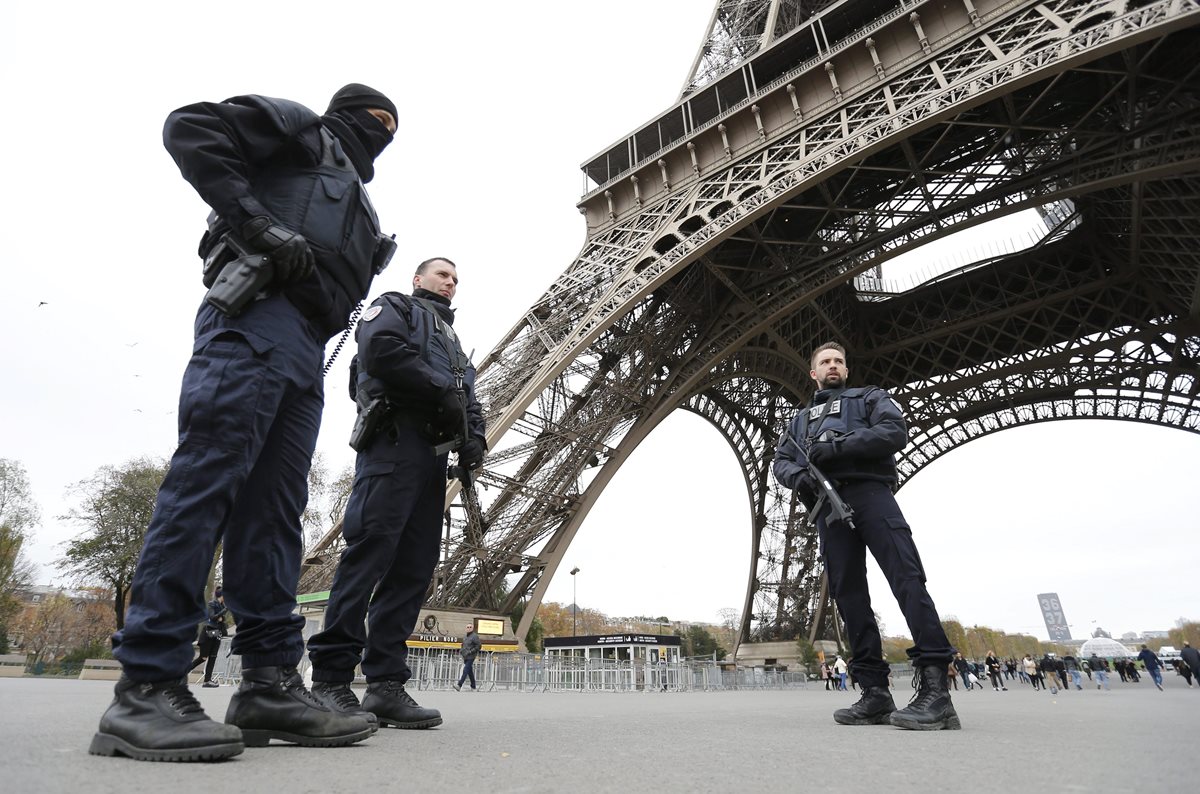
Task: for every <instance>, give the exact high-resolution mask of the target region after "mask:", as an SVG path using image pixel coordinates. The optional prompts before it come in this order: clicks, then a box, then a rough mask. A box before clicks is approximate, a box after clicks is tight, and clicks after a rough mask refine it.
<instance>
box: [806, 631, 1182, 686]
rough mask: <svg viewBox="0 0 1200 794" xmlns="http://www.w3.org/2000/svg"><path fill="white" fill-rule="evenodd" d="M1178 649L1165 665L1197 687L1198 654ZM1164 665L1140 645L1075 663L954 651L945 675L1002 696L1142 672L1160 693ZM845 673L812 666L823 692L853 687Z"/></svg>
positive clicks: (1133, 678)
mask: <svg viewBox="0 0 1200 794" xmlns="http://www.w3.org/2000/svg"><path fill="white" fill-rule="evenodd" d="M1183 646H1184V650H1183V654H1182V657H1181V658H1179V659H1174V660H1172V661H1171V662H1170V666H1171V669H1173V670H1174V671H1175V674H1176V675H1178V676H1179V677H1180V678H1182V679H1184V681H1185V682H1186V683H1187V685H1188V687H1189V688H1191V687H1192V686H1193V685H1192V678H1193V677H1195V678H1196V679H1197V683H1200V653H1198V652H1197V651H1196V649H1194V648H1192V646H1191V644H1190V643H1187V642H1185V643H1184V644H1183ZM1189 661H1190V662H1191V664H1189ZM1138 662H1141V663H1142V669H1141V670H1139V669H1138ZM1165 667H1166V664H1165V663H1164V662H1163V661H1162V660H1161V659H1160V658H1159V657H1158V655H1157V654H1155V653H1154V651H1152V650H1150V649H1149V648H1148V647H1147V646H1145V645H1143V646H1142V648H1141V651H1140V652H1139V653H1138V655H1137V657H1133V658H1129V657H1125V658H1121V657H1116V658H1113V659H1112V660H1111V661H1110V660H1109V659H1106V658H1103V657H1101V656H1098V655H1096V654H1092V655H1091V656H1089V657H1088V658H1086V659H1080V658H1077V657H1075V656H1071V655H1067V656H1058V655H1057V654H1054V653H1045V654H1043V655H1042V656H1041V657H1040V658H1034V656H1033V655H1032V654H1028V653H1027V654H1025V656H1024V657H1023V658H1021V659H1017V658H1016V657H1015V656H1010V657H1009V658H1007V659H1001V658H1000V657H998V656H996V654H995V652H994V651H988V652H987V656H986V658H985V659H984V661H982V662H979V661H975V660H972V659H966V658H964V657H963V655H962V654H961V653H956V654H955V655H954V659H953V660H952V661H951V662H950V664H949V665H948V666H947V669H946V673H947V680H948V681H949V683H950V686H951V687H952V688H953V689H955V690H957V689H958V683H959V681H960V680H961V681H962V686H963V689H966V690H975V689H983V687H984V683H983V682H985V681H987V682H988V683H989V684H990V685H991V687H992V689H993V690H995V691H997V692H1007V691H1008V686H1007V683H1008V682H1009V681H1017V682H1019V683H1022V684H1028V685H1030V686H1032V687H1033V689H1034V691H1038V690H1047V689H1048V690H1051V691H1053V692H1057V691H1058V690H1060V689H1064V690H1065V689H1070V688H1071V687H1074V688H1075V689H1077V690H1082V689H1083V686H1084V684H1083V679H1084V677H1085V676H1086V677H1087V680H1088V683H1089V685H1090V684H1095V685H1096V689H1104V690H1108V689H1109V684H1108V681H1109V679H1108V676H1109V674H1110V673H1116V674H1117V676H1119V677H1120V679H1121V681H1123V682H1125V683H1131V684H1136V683H1139V682H1141V680H1142V672H1145V673H1146V674H1147V675H1148V676H1149V677H1150V679H1151V680H1152V681H1153V682H1154V685H1155V686H1156V687H1158V688H1159V689H1160V690H1161V689H1162V688H1163V687H1162V683H1163V680H1162V670H1163V669H1164V668H1165ZM847 670H848V664H847V662H846V661H845V660H844V659H842V657H841V656H835V657H834V659H833V661H825V662H822V663H821V664H820V665H819V666H818V668H817V676H818V677H819V678H820V679H821V680H822V681H823V682H824V683H825V689H826V690H827V691H831V692H842V691H846V690H848V689H853V688H855V687H856V682H855V681H854V677H853V676H849V675H848V674H847Z"/></svg>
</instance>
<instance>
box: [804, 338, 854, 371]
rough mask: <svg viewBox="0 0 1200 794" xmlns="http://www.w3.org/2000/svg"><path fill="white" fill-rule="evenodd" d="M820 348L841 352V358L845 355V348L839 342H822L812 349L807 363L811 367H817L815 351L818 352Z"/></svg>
mask: <svg viewBox="0 0 1200 794" xmlns="http://www.w3.org/2000/svg"><path fill="white" fill-rule="evenodd" d="M822 350H836V351H837V352H839V353H841V354H842V358H845V357H846V348H844V347H842V345H841V343H840V342H834V341H829V342H822V343H821V344H819V345H817V346H816V347H815V348H814V349H813V352H812V355H811V356H809V361H808V365H809V366H810V367H812V368H813V369H816V368H817V353H820V352H821V351H822Z"/></svg>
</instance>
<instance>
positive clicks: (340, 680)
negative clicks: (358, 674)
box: [312, 667, 354, 684]
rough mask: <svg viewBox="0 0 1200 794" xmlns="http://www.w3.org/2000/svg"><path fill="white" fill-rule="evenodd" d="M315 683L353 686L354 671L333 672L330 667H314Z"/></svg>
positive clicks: (313, 678) (313, 677) (313, 676)
mask: <svg viewBox="0 0 1200 794" xmlns="http://www.w3.org/2000/svg"><path fill="white" fill-rule="evenodd" d="M312 680H313V683H314V684H315V683H318V682H319V683H322V684H353V683H354V671H353V670H331V669H330V668H328V667H314V668H313V670H312Z"/></svg>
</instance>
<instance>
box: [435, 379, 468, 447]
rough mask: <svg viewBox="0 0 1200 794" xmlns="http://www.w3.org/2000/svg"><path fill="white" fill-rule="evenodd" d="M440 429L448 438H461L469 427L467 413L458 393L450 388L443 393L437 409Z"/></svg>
mask: <svg viewBox="0 0 1200 794" xmlns="http://www.w3.org/2000/svg"><path fill="white" fill-rule="evenodd" d="M436 425H437V427H438V429H440V430H441V431H442V432H444V433H445V434H446V435H448V436H461V435H462V432H463V428H464V427H466V425H467V413H466V409H465V408H464V407H463V401H462V397H461V396H460V395H459V393H458V391H457V390H455V389H453V388H450V389H446V390H445V391H444V392H442V396H441V398H440V399H439V401H438V407H437V423H436Z"/></svg>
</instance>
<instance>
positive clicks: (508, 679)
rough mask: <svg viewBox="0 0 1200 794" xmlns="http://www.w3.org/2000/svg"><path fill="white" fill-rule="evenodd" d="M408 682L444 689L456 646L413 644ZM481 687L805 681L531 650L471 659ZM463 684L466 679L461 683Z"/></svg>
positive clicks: (704, 663) (696, 664) (457, 666)
mask: <svg viewBox="0 0 1200 794" xmlns="http://www.w3.org/2000/svg"><path fill="white" fill-rule="evenodd" d="M408 666H409V668H410V669H411V670H412V680H411V681H410V684H409V685H410V686H415V687H416V688H418V689H425V690H439V689H449V688H451V687H453V686H454V685H455V684H456V683H458V678H459V676H460V675H461V674H462V669H463V663H462V659H461V658H460V657H459V655H458V651H457V650H455V649H444V648H413V649H410V650H409V652H408ZM475 681H476V684H477V686H478V688H479V690H480V691H483V692H487V691H493V690H504V691H513V692H692V691H719V690H726V689H791V688H801V687H805V686H807V684H808V676H807V674H806V673H805V672H803V671H799V672H776V671H765V670H763V669H762V668H752V667H738V668H734V669H722V668H721V665H720V664H718V663H717V662H714V661H712V660H708V659H705V660H691V661H681V662H673V663H671V664H662V663H659V664H654V663H651V662H640V661H619V660H616V659H585V658H582V657H577V656H552V655H547V654H531V653H481V654H479V656H478V657H477V658H476V659H475ZM464 686H466V684H464Z"/></svg>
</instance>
